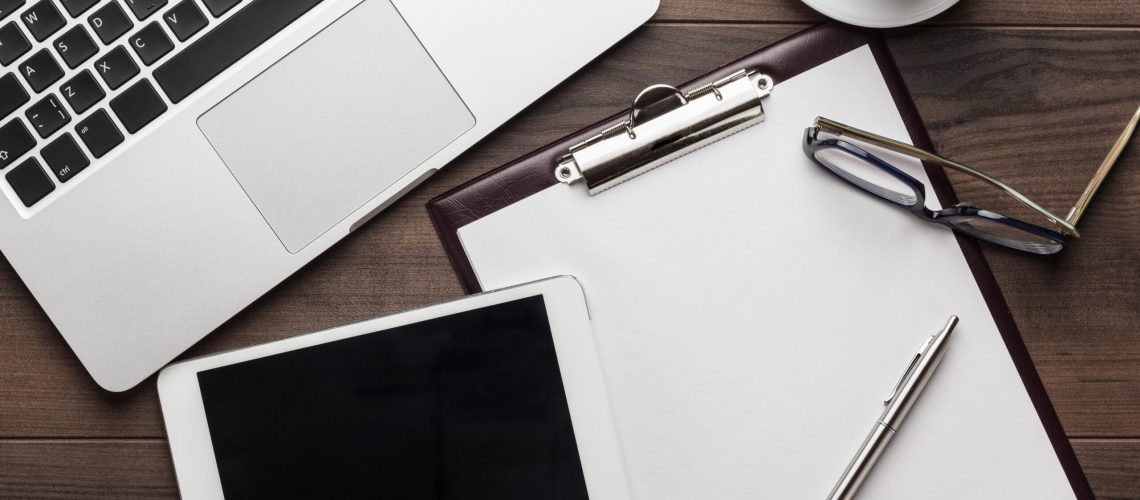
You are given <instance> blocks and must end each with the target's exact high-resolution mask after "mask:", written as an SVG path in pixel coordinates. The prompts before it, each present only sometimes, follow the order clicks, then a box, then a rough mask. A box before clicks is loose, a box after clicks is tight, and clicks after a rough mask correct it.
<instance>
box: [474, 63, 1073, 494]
mask: <svg viewBox="0 0 1140 500" xmlns="http://www.w3.org/2000/svg"><path fill="white" fill-rule="evenodd" d="M765 108H766V111H767V114H768V118H767V121H766V122H764V123H761V124H759V125H757V126H755V127H753V128H751V129H748V130H746V131H744V132H741V133H739V134H737V135H735V136H732V137H730V138H728V139H725V140H723V141H721V142H720V143H717V144H715V145H713V146H710V147H708V148H705V149H703V150H700V151H698V152H696V153H693V154H690V155H689V156H686V157H684V158H681V159H680V160H678V161H675V162H673V163H670V164H667V165H664V166H662V167H660V168H658V169H657V170H654V171H653V172H650V173H648V174H646V175H643V176H640V177H638V178H636V179H633V180H631V181H630V182H627V183H625V184H622V185H620V186H618V187H616V188H613V189H611V190H609V191H606V192H603V193H601V194H599V195H597V196H594V197H590V196H587V194H586V189H585V188H584V186H581V185H578V186H564V185H558V186H555V187H552V188H549V189H546V190H544V191H542V192H540V193H538V194H535V195H533V196H531V197H529V198H527V199H525V200H523V201H521V202H518V203H515V204H514V205H512V206H510V207H508V208H505V209H503V210H501V211H499V212H496V213H494V214H492V215H490V216H488V217H485V218H483V219H481V220H479V221H477V222H474V223H472V224H470V225H468V226H466V227H464V228H462V229H460V231H459V236H460V238H461V240H462V243H463V246H464V248H465V250H466V252H467V255H468V257H469V258H470V260H471V263H472V264H473V266H474V268H475V271H476V274H477V276H478V278H479V282H480V284H481V285H482V287H483V288H484V289H486V290H490V289H495V288H499V287H503V286H508V285H512V284H516V283H520V282H526V281H531V280H535V279H539V278H543V277H547V276H551V275H559V274H569V275H574V276H576V277H578V278H579V279H580V280H581V282H582V285H583V286H584V288H585V290H586V296H587V300H588V302H589V307H590V310H591V314H592V317H593V325H594V333H595V335H596V336H597V341H598V349H599V351H600V355H601V359H602V363H603V365H604V369H605V372H606V373H605V375H606V378H607V384H608V390H609V396H610V399H611V401H612V402H613V408H614V412H615V419H616V423H617V431H618V433H619V438H620V442H621V445H622V448H623V453H624V458H625V466H626V472H627V474H628V476H629V480H630V483H631V486H632V491H633V494H634V497H635V498H637V499H641V500H650V499H652V500H658V499H686V500H689V499H697V498H702V499H703V498H709V499H714V498H715V499H731V498H741V499H744V498H747V499H759V498H763V499H797V498H807V499H811V498H824V497H825V496H826V495H827V493H828V492H829V491H830V490H831V487H832V485H833V484H834V481H835V480H836V479H837V478H838V477H839V475H840V473H841V472H842V471H843V469H844V467H845V466H846V465H847V462H848V461H849V460H850V459H851V457H852V455H853V454H854V453H855V451H856V449H857V448H858V447H859V445H860V443H861V442H862V441H863V438H864V437H865V436H866V434H867V432H868V431H869V430H870V428H871V425H872V423H873V422H874V421H875V419H876V418H877V417H878V415H879V412H880V411H881V409H882V406H881V400H882V399H883V398H884V397H885V396H886V394H887V393H888V392H889V390H890V388H891V387H892V385H893V384H894V382H895V380H896V379H897V378H898V376H899V375H900V374H901V372H902V370H903V368H904V365H905V364H906V363H907V362H908V361H909V358H910V356H912V355H913V353H914V351H915V349H916V348H917V347H918V345H919V343H920V342H921V341H922V340H923V339H924V338H925V337H926V336H928V335H931V334H933V333H934V332H935V331H937V330H938V329H939V328H940V327H942V326H943V325H944V323H945V322H946V319H947V318H948V317H949V315H950V314H957V315H958V316H960V317H961V324H960V326H959V328H958V330H957V332H956V334H955V338H952V339H951V341H950V342H951V345H950V347H949V350H948V352H947V355H946V357H945V359H944V362H943V364H942V366H941V367H940V368H939V370H938V372H937V373H936V374H935V375H934V378H933V380H932V381H931V382H930V385H929V386H928V387H927V389H926V391H925V392H924V394H923V395H922V397H921V398H920V400H919V401H918V403H917V405H916V406H915V408H914V410H913V412H912V413H911V414H910V417H909V418H908V419H907V421H906V422H905V423H904V424H903V425H902V427H901V428H900V430H899V432H898V434H897V435H896V437H895V439H894V441H893V442H892V443H891V446H890V447H889V448H888V450H887V451H886V453H885V454H884V456H883V457H882V459H881V460H880V461H879V463H878V465H877V466H876V468H875V469H874V471H873V472H872V474H871V476H870V478H869V479H868V480H867V482H866V483H865V484H864V486H863V489H862V490H861V492H860V498H867V499H899V500H902V499H915V498H923V499H955V500H957V499H985V498H993V499H1003V500H1006V499H1016V498H1024V499H1034V500H1039V499H1052V498H1073V496H1074V494H1073V491H1072V489H1071V487H1070V486H1069V483H1068V481H1067V479H1066V477H1065V474H1064V472H1063V470H1062V468H1061V465H1060V462H1059V460H1058V458H1057V456H1056V454H1055V452H1054V450H1053V448H1052V446H1051V445H1050V443H1049V440H1048V438H1047V436H1046V434H1045V430H1044V428H1043V426H1042V424H1041V422H1040V420H1039V419H1038V416H1037V414H1036V412H1035V410H1034V408H1033V406H1032V403H1031V401H1030V399H1029V396H1028V394H1027V393H1026V390H1025V388H1024V386H1023V385H1022V382H1021V379H1020V378H1019V376H1018V373H1017V371H1016V370H1015V368H1014V365H1013V362H1012V360H1011V358H1010V355H1009V353H1008V351H1007V350H1006V348H1005V345H1004V344H1003V343H1002V339H1001V336H1000V334H999V333H998V331H997V327H996V326H995V324H994V321H993V319H992V317H991V316H990V313H989V310H988V309H987V308H986V304H985V302H984V300H983V298H982V295H981V292H980V291H979V290H978V286H977V284H976V282H975V281H974V279H973V276H972V275H971V273H970V270H969V268H968V267H967V264H966V261H965V259H964V257H963V256H962V253H961V251H960V250H959V248H958V245H957V243H956V242H955V240H954V237H953V236H952V235H951V232H950V231H949V230H946V229H944V228H941V227H936V226H932V225H928V224H924V223H922V222H921V221H919V220H918V219H916V218H915V217H914V216H912V215H910V214H909V213H906V212H905V211H902V210H899V209H896V208H893V207H890V206H887V205H886V204H884V203H881V202H879V201H877V200H874V199H872V198H871V197H869V196H866V195H864V194H861V193H859V192H857V191H856V190H854V189H852V188H851V187H849V186H848V185H846V184H845V183H844V182H843V181H841V180H839V179H838V178H835V177H834V176H832V175H830V174H829V173H827V172H825V171H824V170H823V169H821V168H820V167H818V166H816V165H814V164H813V163H811V162H810V161H809V160H807V159H806V158H805V157H804V155H803V153H802V151H801V149H800V140H801V136H802V134H803V130H804V128H805V127H807V126H808V125H809V124H810V123H811V120H812V119H813V118H814V117H815V116H817V115H824V116H827V117H829V118H833V119H836V120H839V121H841V122H845V123H849V124H851V125H854V126H857V127H860V128H864V129H867V130H871V131H876V132H879V133H882V134H885V135H887V136H890V137H894V138H897V139H900V140H907V133H906V129H905V127H904V125H903V122H902V119H901V118H900V116H899V115H898V112H897V111H896V108H895V106H894V104H893V102H892V100H891V96H890V94H889V91H888V90H887V87H886V84H885V82H884V81H883V78H882V76H881V74H880V72H879V70H878V67H877V66H876V64H875V62H874V59H873V56H872V54H871V51H870V49H869V48H868V47H862V48H859V49H856V50H854V51H852V52H850V53H848V54H846V55H843V56H841V57H839V58H837V59H835V60H833V61H831V62H828V63H826V64H824V65H822V66H819V67H817V68H815V69H813V70H811V71H809V72H807V73H804V74H802V75H800V76H797V77H795V78H793V79H790V80H788V81H785V82H777V86H776V88H775V90H774V91H773V93H772V95H771V97H770V98H768V99H767V100H766V103H765ZM898 161H904V160H898ZM910 166H911V173H912V174H914V175H916V176H918V177H919V178H920V179H923V180H925V179H926V176H925V174H924V173H923V172H922V170H921V168H919V166H918V165H917V163H916V162H911V163H910ZM928 191H929V188H928ZM930 196H931V197H933V196H934V195H933V193H930Z"/></svg>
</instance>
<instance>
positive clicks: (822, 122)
mask: <svg viewBox="0 0 1140 500" xmlns="http://www.w3.org/2000/svg"><path fill="white" fill-rule="evenodd" d="M815 125H816V126H817V127H819V128H820V129H822V130H824V131H827V132H830V133H832V134H836V135H839V136H849V137H854V138H856V139H859V140H861V141H863V142H867V143H870V144H874V145H876V146H879V147H881V148H883V149H887V150H890V151H894V152H896V153H900V154H905V155H909V156H913V157H915V158H918V159H920V160H923V161H927V162H930V163H934V164H936V165H938V166H941V167H945V168H949V169H951V170H955V171H958V172H962V173H964V174H967V175H971V176H974V177H977V178H979V179H981V180H983V181H986V182H988V183H990V184H993V185H994V186H995V187H997V188H998V189H1001V190H1002V191H1004V192H1005V193H1006V194H1008V195H1010V196H1012V197H1013V198H1014V199H1015V200H1017V201H1019V202H1021V204H1023V205H1025V206H1026V207H1029V209H1030V210H1033V211H1034V212H1037V213H1039V214H1041V215H1042V216H1044V217H1045V218H1046V219H1048V220H1049V221H1051V222H1053V223H1054V224H1056V225H1057V227H1058V229H1060V231H1061V232H1062V233H1064V234H1068V235H1071V236H1075V237H1078V238H1079V237H1080V235H1081V233H1080V232H1078V231H1077V228H1076V227H1075V226H1074V225H1073V224H1070V223H1069V221H1067V220H1065V219H1064V218H1063V217H1061V216H1059V215H1057V214H1055V213H1053V212H1050V211H1049V209H1047V208H1045V207H1043V206H1041V205H1039V204H1038V203H1037V202H1035V201H1033V200H1031V199H1029V198H1028V197H1027V196H1025V195H1023V194H1021V193H1020V192H1018V191H1017V190H1016V189H1013V188H1012V187H1010V186H1009V185H1008V184H1006V183H1004V182H1002V181H1000V180H998V179H997V178H994V177H993V176H991V175H989V174H987V173H985V172H982V171H981V170H978V169H976V168H974V167H971V166H969V165H966V164H964V163H959V162H956V161H954V160H951V159H948V158H943V157H941V156H938V155H936V154H933V153H930V152H928V151H925V150H922V149H919V148H916V147H914V146H911V145H910V144H906V143H903V142H899V141H896V140H894V139H889V138H886V137H883V136H881V135H877V134H872V133H870V132H867V131H865V130H860V129H857V128H854V127H851V126H848V125H844V124H842V123H839V122H836V121H834V120H831V119H828V118H824V117H822V116H821V117H818V118H816V119H815ZM1094 191H1095V189H1094Z"/></svg>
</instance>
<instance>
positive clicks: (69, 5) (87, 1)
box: [59, 0, 99, 17]
mask: <svg viewBox="0 0 1140 500" xmlns="http://www.w3.org/2000/svg"><path fill="white" fill-rule="evenodd" d="M59 3H61V4H63V8H65V9H67V13H68V14H71V17H79V15H80V14H82V13H84V12H87V9H90V8H91V7H94V6H95V4H97V3H99V0H59Z"/></svg>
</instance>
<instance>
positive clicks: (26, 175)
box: [5, 158, 55, 207]
mask: <svg viewBox="0 0 1140 500" xmlns="http://www.w3.org/2000/svg"><path fill="white" fill-rule="evenodd" d="M5 177H6V178H7V179H8V185H10V186H12V191H15V192H16V196H19V197H20V201H22V202H24V206H25V207H30V206H32V205H35V204H36V202H37V201H40V200H42V199H44V196H47V195H48V193H51V192H52V191H55V184H53V183H52V182H51V179H49V178H48V176H47V174H45V173H44V169H42V168H40V162H38V161H36V159H35V158H28V160H27V161H25V162H24V163H21V164H20V166H18V167H16V168H14V169H12V171H11V172H8V175H6V176H5Z"/></svg>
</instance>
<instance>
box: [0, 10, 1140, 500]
mask: <svg viewBox="0 0 1140 500" xmlns="http://www.w3.org/2000/svg"><path fill="white" fill-rule="evenodd" d="M821 20H822V18H821V17H820V16H819V15H818V14H816V13H814V12H813V11H812V10H810V9H808V8H806V7H804V6H803V5H802V4H800V3H799V2H798V1H793V0H708V1H699V0H662V5H661V9H660V11H659V13H658V14H657V16H656V17H655V18H654V19H653V20H652V21H651V22H650V23H649V25H648V26H646V27H644V28H641V29H640V30H638V31H637V32H635V33H634V34H633V35H632V36H630V37H629V38H628V39H627V40H625V41H624V42H622V43H620V44H619V45H618V46H617V47H615V48H614V49H613V50H611V51H609V52H608V53H606V54H605V55H603V56H602V57H600V58H599V59H598V60H597V61H595V62H594V63H592V64H590V65H589V66H588V67H587V68H586V69H585V70H583V71H581V72H579V73H578V74H577V75H576V76H574V77H572V78H570V80H569V81H567V82H566V83H564V84H563V85H561V86H559V87H558V88H557V89H555V90H554V91H552V92H551V93H550V94H549V95H547V96H546V97H544V98H543V99H541V100H540V101H538V103H536V104H535V105H533V106H531V107H530V108H528V109H527V110H526V111H524V112H523V113H521V114H520V115H519V116H518V117H517V118H515V119H514V120H512V121H511V122H509V123H508V124H507V125H506V126H504V127H503V128H502V129H501V130H500V131H498V132H496V133H495V134H493V135H492V136H491V137H489V138H488V139H486V140H485V141H483V142H482V143H481V144H479V145H478V146H477V147H475V148H474V149H473V150H471V151H470V152H468V153H467V154H465V155H463V156H462V157H461V158H460V159H458V160H457V161H455V162H454V163H453V164H452V165H451V166H450V167H449V168H448V169H446V170H444V171H443V172H442V173H441V174H439V175H437V176H436V177H434V178H433V179H431V180H430V181H429V182H427V183H425V184H424V185H423V186H421V187H420V188H419V189H417V190H415V191H414V192H412V193H411V194H410V195H409V196H407V197H406V198H405V199H403V200H402V201H400V202H399V203H397V204H395V205H394V206H393V207H392V208H391V209H390V210H388V211H387V212H386V213H384V214H382V215H381V216H379V217H377V218H376V219H375V220H374V221H373V222H371V223H370V224H368V225H367V226H366V227H365V228H363V229H361V230H359V231H357V232H355V233H353V234H352V235H351V236H350V237H348V238H347V239H346V240H345V241H343V242H342V243H340V244H339V245H337V246H336V247H334V248H333V249H332V250H330V251H329V252H327V253H326V254H325V255H324V256H322V257H319V258H318V259H316V260H315V261H314V262H313V263H312V264H310V265H309V266H308V267H306V268H304V269H302V270H301V271H300V272H298V273H297V274H296V275H295V276H293V277H292V278H290V279H288V280H287V281H285V282H284V283H283V284H281V285H280V286H278V287H277V288H276V289H274V290H272V291H271V292H269V293H268V294H267V295H266V296H265V297H264V298H262V299H261V300H259V301H258V302H257V303H256V304H254V305H253V306H251V307H250V308H249V309H248V310H246V311H245V312H243V313H241V314H240V315H238V316H237V317H236V318H234V319H233V320H231V321H230V322H228V323H227V324H226V325H224V326H223V327H222V328H220V329H219V330H218V331H217V332H215V333H213V334H212V335H210V336H209V337H208V338H207V339H206V340H205V341H203V342H202V343H200V344H199V345H198V346H196V347H194V348H193V349H192V350H191V352H190V353H188V354H189V355H197V354H203V353H209V352H214V351H218V350H221V349H227V348H232V347H238V346H244V345H249V344H254V343H257V342H262V341H266V340H271V339H276V338H281V337H285V336H288V335H293V334H296V333H301V332H306V331H310V330H316V329H320V328H326V327H331V326H335V325H339V324H342V323H347V322H351V321H356V320H361V319H364V318H368V317H372V316H377V315H381V314H387V313H391V312H395V311H399V310H402V309H407V308H411V307H416V306H422V305H425V304H430V303H433V302H436V301H441V300H445V299H451V298H455V297H457V296H459V295H461V291H460V288H459V284H458V282H457V281H456V278H455V276H454V274H453V273H452V270H451V267H450V265H449V263H448V261H447V259H446V257H445V256H444V254H443V250H442V248H441V247H440V243H439V240H438V239H437V237H436V235H435V232H434V231H433V229H432V226H431V224H430V222H429V220H428V217H427V213H426V212H425V210H424V203H425V202H426V201H427V200H428V199H430V198H431V197H433V196H435V195H437V194H439V193H442V192H443V191H445V190H446V189H449V188H451V187H453V186H456V185H457V184H459V183H461V182H463V181H465V180H467V179H470V178H472V177H474V176H476V175H478V174H480V173H482V172H486V171H488V170H490V169H492V168H494V167H496V166H498V165H501V164H503V163H504V162H507V161H509V160H512V159H514V158H516V157H518V156H521V155H523V154H525V153H527V152H529V151H530V150H532V149H535V148H537V147H540V146H542V145H544V144H546V143H548V142H550V141H552V140H554V139H557V138H559V137H561V136H563V135H566V134H568V133H571V132H573V131H575V130H576V129H577V128H578V127H580V126H582V125H584V124H588V123H592V122H594V121H595V120H598V119H601V118H603V117H605V116H607V115H609V114H611V113H613V112H615V111H616V110H618V109H620V108H622V107H624V106H626V105H627V104H628V101H629V97H630V96H632V95H634V94H635V93H636V92H637V91H639V90H640V89H641V88H642V87H645V86H646V85H647V84H652V83H659V82H668V83H680V82H682V81H686V80H688V79H690V78H692V77H694V76H697V75H699V74H702V73H704V72H706V71H708V70H710V69H712V67H714V66H715V65H719V64H721V63H724V62H728V61H730V60H732V59H735V58H737V57H739V56H742V55H744V54H747V53H749V52H751V51H753V50H756V49H758V48H760V47H762V46H764V45H767V44H768V43H770V42H773V41H776V40H778V39H780V38H782V37H784V36H787V35H789V34H792V33H794V32H796V31H799V30H801V29H803V28H806V27H808V26H810V25H812V24H816V23H818V22H820V21H821ZM887 36H888V39H889V44H890V47H891V50H892V51H893V53H894V55H895V58H896V59H897V61H898V64H899V66H900V68H901V71H902V74H903V76H904V77H905V80H906V83H907V85H908V86H909V87H910V90H911V92H912V93H913V96H914V99H915V101H916V102H917V104H918V109H919V111H920V112H921V113H922V116H923V118H924V119H925V122H926V124H927V127H928V128H929V129H930V132H931V135H932V136H933V138H934V142H935V144H936V146H937V148H938V149H939V150H940V151H941V152H942V153H944V154H946V155H948V156H950V157H954V158H957V159H960V160H963V161H965V162H967V163H973V164H976V165H979V166H983V167H984V168H986V169H989V170H990V171H991V172H993V173H995V174H996V175H997V176H998V177H999V178H1002V179H1004V180H1006V181H1007V182H1009V183H1010V184H1012V185H1014V186H1017V187H1019V188H1021V189H1022V190H1023V191H1024V192H1026V193H1028V194H1030V195H1031V196H1034V197H1035V198H1037V199H1038V200H1040V201H1042V202H1044V204H1045V205H1046V206H1048V207H1050V208H1052V209H1054V210H1056V211H1059V212H1061V213H1064V212H1065V211H1066V210H1067V208H1068V207H1069V206H1071V204H1072V203H1073V201H1075V200H1076V198H1077V195H1078V194H1079V193H1080V191H1081V189H1082V188H1083V187H1084V184H1085V183H1086V182H1087V181H1088V179H1089V178H1090V177H1091V175H1092V173H1093V171H1094V169H1095V167H1096V166H1097V165H1098V164H1099V162H1100V160H1101V158H1102V156H1103V155H1104V153H1105V152H1106V151H1107V150H1108V148H1109V146H1110V145H1111V144H1112V141H1113V140H1115V138H1116V136H1117V134H1118V133H1119V132H1120V130H1121V128H1122V127H1123V126H1124V123H1125V122H1126V119H1127V118H1128V116H1129V115H1130V114H1131V113H1132V112H1133V111H1135V109H1136V107H1137V105H1140V0H1097V1H1091V0H1090V1H1080V2H1076V1H1074V2H1069V1H1062V0H963V1H962V3H961V4H960V5H958V6H956V7H954V8H952V9H951V10H950V11H949V12H947V13H946V14H943V15H942V16H939V17H938V18H936V19H934V20H932V21H931V22H928V23H924V24H923V25H922V26H918V27H912V28H907V29H902V30H896V31H890V32H888V33H887ZM955 180H956V183H955V186H956V188H957V189H958V192H959V198H961V199H963V200H968V201H971V202H974V203H978V204H983V203H985V202H986V200H988V199H992V195H991V194H990V193H988V192H986V191H984V190H981V189H978V186H976V185H973V184H970V183H968V182H961V179H955ZM1081 227H1082V230H1083V232H1084V234H1085V238H1083V239H1081V240H1079V241H1076V242H1074V243H1072V244H1071V245H1069V246H1068V247H1067V248H1066V250H1065V251H1064V252H1062V253H1061V254H1060V255H1058V256H1055V257H1049V258H1039V257H1031V256H1025V255H1021V254H1017V253H1014V252H1010V251H1005V250H1001V249H995V248H992V247H987V248H986V250H985V251H986V254H987V257H988V258H989V261H990V263H991V265H992V267H993V270H994V273H995V274H996V276H997V280H998V282H999V283H1000V285H1001V287H1002V290H1003V292H1004V293H1005V297H1006V299H1007V301H1008V302H1009V306H1010V308H1011V309H1012V313H1013V315H1014V317H1015V319H1016V321H1017V323H1018V325H1019V326H1020V328H1021V331H1022V332H1023V334H1024V336H1025V340H1026V343H1027V344H1028V347H1029V350H1030V352H1031V353H1032V356H1033V358H1034V361H1035V363H1036V365H1037V369H1038V370H1039V371H1040V373H1041V376H1042V378H1043V379H1044V383H1045V387H1046V388H1047V390H1048V392H1049V395H1050V397H1051V398H1052V400H1053V403H1054V405H1055V406H1056V408H1057V411H1058V413H1059V414H1060V417H1061V421H1062V422H1063V424H1064V426H1065V430H1066V432H1067V433H1068V435H1069V437H1070V438H1071V440H1072V442H1073V446H1074V447H1075V448H1076V451H1077V455H1078V456H1079V457H1080V461H1081V464H1082V465H1083V467H1084V469H1085V472H1086V473H1087V474H1088V476H1089V479H1090V481H1091V482H1092V486H1093V489H1094V490H1095V491H1096V492H1097V495H1098V496H1099V497H1101V498H1140V328H1138V327H1140V147H1136V146H1133V147H1131V148H1129V149H1128V150H1127V151H1126V153H1125V155H1124V157H1123V158H1122V159H1121V163H1120V164H1119V165H1118V167H1117V169H1116V171H1114V172H1113V174H1112V176H1111V177H1110V178H1109V180H1108V182H1107V183H1106V184H1105V186H1104V188H1103V189H1102V191H1101V193H1100V195H1099V197H1098V199H1097V200H1096V202H1095V203H1094V205H1093V207H1092V209H1091V210H1090V211H1089V212H1088V213H1087V214H1086V216H1085V219H1084V220H1083V221H1082V223H1081ZM176 494H177V488H176V485H175V480H174V471H173V468H172V467H171V463H170V455H169V451H168V449H167V445H166V439H165V432H164V430H163V425H162V419H161V415H160V413H159V405H158V398H157V396H156V393H155V383H154V378H153V377H152V378H151V379H148V380H147V381H145V382H143V384H142V385H140V386H139V387H138V388H137V389H134V390H132V391H130V392H127V393H125V394H111V393H107V392H104V391H103V390H101V389H99V388H98V387H97V386H96V385H95V384H94V382H92V381H91V379H90V378H89V377H88V376H87V374H86V373H85V372H84V370H83V368H82V367H81V366H80V365H79V363H78V362H77V360H76V358H75V356H74V355H73V354H72V353H71V352H70V351H69V350H68V348H67V346H66V345H65V344H64V342H63V340H62V338H61V337H60V336H59V334H58V333H57V332H56V331H55V329H54V328H53V327H52V325H51V323H50V322H49V321H48V319H47V317H45V316H44V313H43V312H42V311H41V310H40V308H39V306H37V305H36V303H35V301H34V300H33V299H32V297H31V296H30V294H29V293H28V290H27V288H25V287H24V285H23V284H22V283H21V281H20V279H19V278H18V277H17V276H16V274H15V273H14V272H13V271H12V269H11V266H9V265H8V263H7V262H6V261H4V260H2V259H0V497H4V498H15V497H73V496H107V497H119V498H122V497H165V496H175V495H176ZM994 494H995V498H997V497H1001V495H1002V493H1001V492H994Z"/></svg>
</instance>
